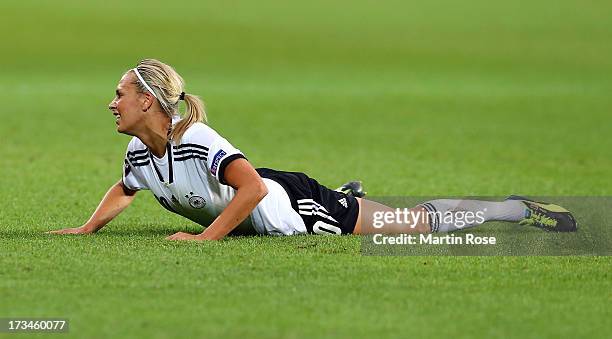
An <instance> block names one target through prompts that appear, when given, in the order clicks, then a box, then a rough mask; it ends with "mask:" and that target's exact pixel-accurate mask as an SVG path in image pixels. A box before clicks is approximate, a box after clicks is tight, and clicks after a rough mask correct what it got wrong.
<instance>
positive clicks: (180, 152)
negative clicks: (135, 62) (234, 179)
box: [123, 119, 306, 235]
mask: <svg viewBox="0 0 612 339" xmlns="http://www.w3.org/2000/svg"><path fill="white" fill-rule="evenodd" d="M176 121H177V120H176V119H175V120H174V121H173V122H174V123H176ZM238 158H245V157H244V155H243V154H242V152H240V150H238V149H237V148H235V147H234V146H232V144H230V143H229V142H228V141H227V140H226V139H225V138H223V137H222V136H220V135H219V134H218V133H217V132H216V131H215V130H213V129H212V128H210V127H209V126H207V125H205V124H203V123H196V124H194V125H192V126H191V127H189V128H188V129H187V130H186V131H185V133H184V135H183V137H182V138H181V141H180V143H179V144H176V143H175V142H174V141H169V142H168V144H167V146H166V154H165V155H164V156H163V157H161V158H157V157H156V156H154V155H153V154H152V153H151V152H150V151H149V150H148V148H147V146H146V145H145V144H143V143H142V141H140V139H138V138H137V137H134V138H132V140H131V141H130V143H129V144H128V147H127V152H126V155H125V160H124V170H123V184H124V185H125V187H127V188H128V189H130V190H143V189H148V190H151V192H152V193H153V194H154V195H155V198H156V199H157V201H159V203H160V204H161V205H162V206H164V207H165V208H166V209H168V210H170V211H172V212H175V213H177V214H180V215H182V216H184V217H186V218H188V219H190V220H193V221H194V222H196V223H198V224H200V225H203V226H208V225H210V224H211V223H212V222H213V221H214V220H215V218H216V217H217V216H218V215H219V214H221V212H222V211H223V209H225V207H226V206H227V205H228V204H229V202H230V201H231V200H232V198H233V197H234V195H235V193H236V191H235V189H234V188H232V187H231V186H229V185H227V184H226V182H225V178H224V173H225V168H226V167H227V165H228V164H229V163H230V162H231V161H233V160H235V159H238ZM263 180H264V183H265V184H266V186H267V187H268V195H267V196H266V197H265V198H264V199H263V200H262V201H261V202H260V203H259V204H258V205H257V207H256V208H255V209H254V210H253V212H252V213H251V214H250V215H249V217H248V218H247V219H246V220H245V221H244V222H243V223H242V224H240V225H239V226H238V227H237V230H239V231H240V232H246V233H253V231H254V232H256V233H260V234H272V235H292V234H301V233H306V227H305V226H304V222H303V220H302V219H301V218H300V216H299V215H298V214H297V213H296V212H295V211H294V210H293V208H292V207H291V202H290V200H289V197H288V195H287V193H286V192H285V190H284V189H283V188H282V187H281V186H280V185H279V184H278V183H276V182H274V181H273V180H269V179H263Z"/></svg>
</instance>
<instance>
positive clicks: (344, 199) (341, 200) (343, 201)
mask: <svg viewBox="0 0 612 339" xmlns="http://www.w3.org/2000/svg"><path fill="white" fill-rule="evenodd" d="M338 202H339V203H340V205H342V206H344V208H347V207H348V203H347V202H346V198H342V199H340V200H338Z"/></svg>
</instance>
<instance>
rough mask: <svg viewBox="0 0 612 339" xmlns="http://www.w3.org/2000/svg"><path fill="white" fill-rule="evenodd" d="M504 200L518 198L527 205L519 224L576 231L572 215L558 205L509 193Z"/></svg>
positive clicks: (561, 230)
mask: <svg viewBox="0 0 612 339" xmlns="http://www.w3.org/2000/svg"><path fill="white" fill-rule="evenodd" d="M506 200H519V201H521V202H522V203H523V204H525V206H527V209H526V210H525V218H524V219H523V220H521V221H520V222H519V224H521V225H528V226H535V227H539V228H541V229H544V230H546V231H553V232H576V230H577V229H578V223H577V222H576V219H574V216H573V215H572V214H571V213H570V211H568V210H566V209H565V208H563V207H561V206H559V205H554V204H549V203H546V202H540V201H533V200H530V199H527V198H524V197H519V196H516V195H511V196H509V197H508V198H507V199H506Z"/></svg>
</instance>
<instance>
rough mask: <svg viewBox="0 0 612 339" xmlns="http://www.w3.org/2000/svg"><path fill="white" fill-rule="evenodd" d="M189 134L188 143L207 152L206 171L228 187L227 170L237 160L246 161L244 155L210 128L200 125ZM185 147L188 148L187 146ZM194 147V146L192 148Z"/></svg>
mask: <svg viewBox="0 0 612 339" xmlns="http://www.w3.org/2000/svg"><path fill="white" fill-rule="evenodd" d="M196 125H197V126H194V127H193V128H192V129H191V130H190V131H189V132H190V133H189V135H188V136H187V138H185V139H186V140H185V141H186V142H187V143H189V144H190V145H193V144H196V145H197V146H199V147H201V148H203V149H205V150H206V161H205V162H204V163H205V165H206V170H208V171H209V172H210V174H212V175H213V176H214V177H215V178H216V179H217V180H219V182H220V183H222V184H224V185H227V182H226V181H225V169H226V167H227V165H229V164H230V163H231V162H232V161H234V160H236V159H240V158H243V159H246V157H245V156H244V154H243V153H242V152H241V151H240V150H239V149H237V148H236V147H234V146H233V145H232V144H231V143H230V142H229V141H227V140H226V139H225V138H224V137H222V136H221V135H219V134H218V133H217V132H216V131H215V130H213V129H212V128H210V127H209V126H207V125H205V124H202V123H198V124H196ZM185 147H188V146H186V145H185ZM191 147H193V146H191Z"/></svg>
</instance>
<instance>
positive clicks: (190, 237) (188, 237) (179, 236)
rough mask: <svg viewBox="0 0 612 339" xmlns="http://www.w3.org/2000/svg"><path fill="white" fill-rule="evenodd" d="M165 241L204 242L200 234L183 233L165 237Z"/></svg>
mask: <svg viewBox="0 0 612 339" xmlns="http://www.w3.org/2000/svg"><path fill="white" fill-rule="evenodd" d="M166 240H205V239H204V238H203V237H202V234H201V233H200V234H189V233H185V232H177V233H174V234H173V235H171V236H169V237H166Z"/></svg>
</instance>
